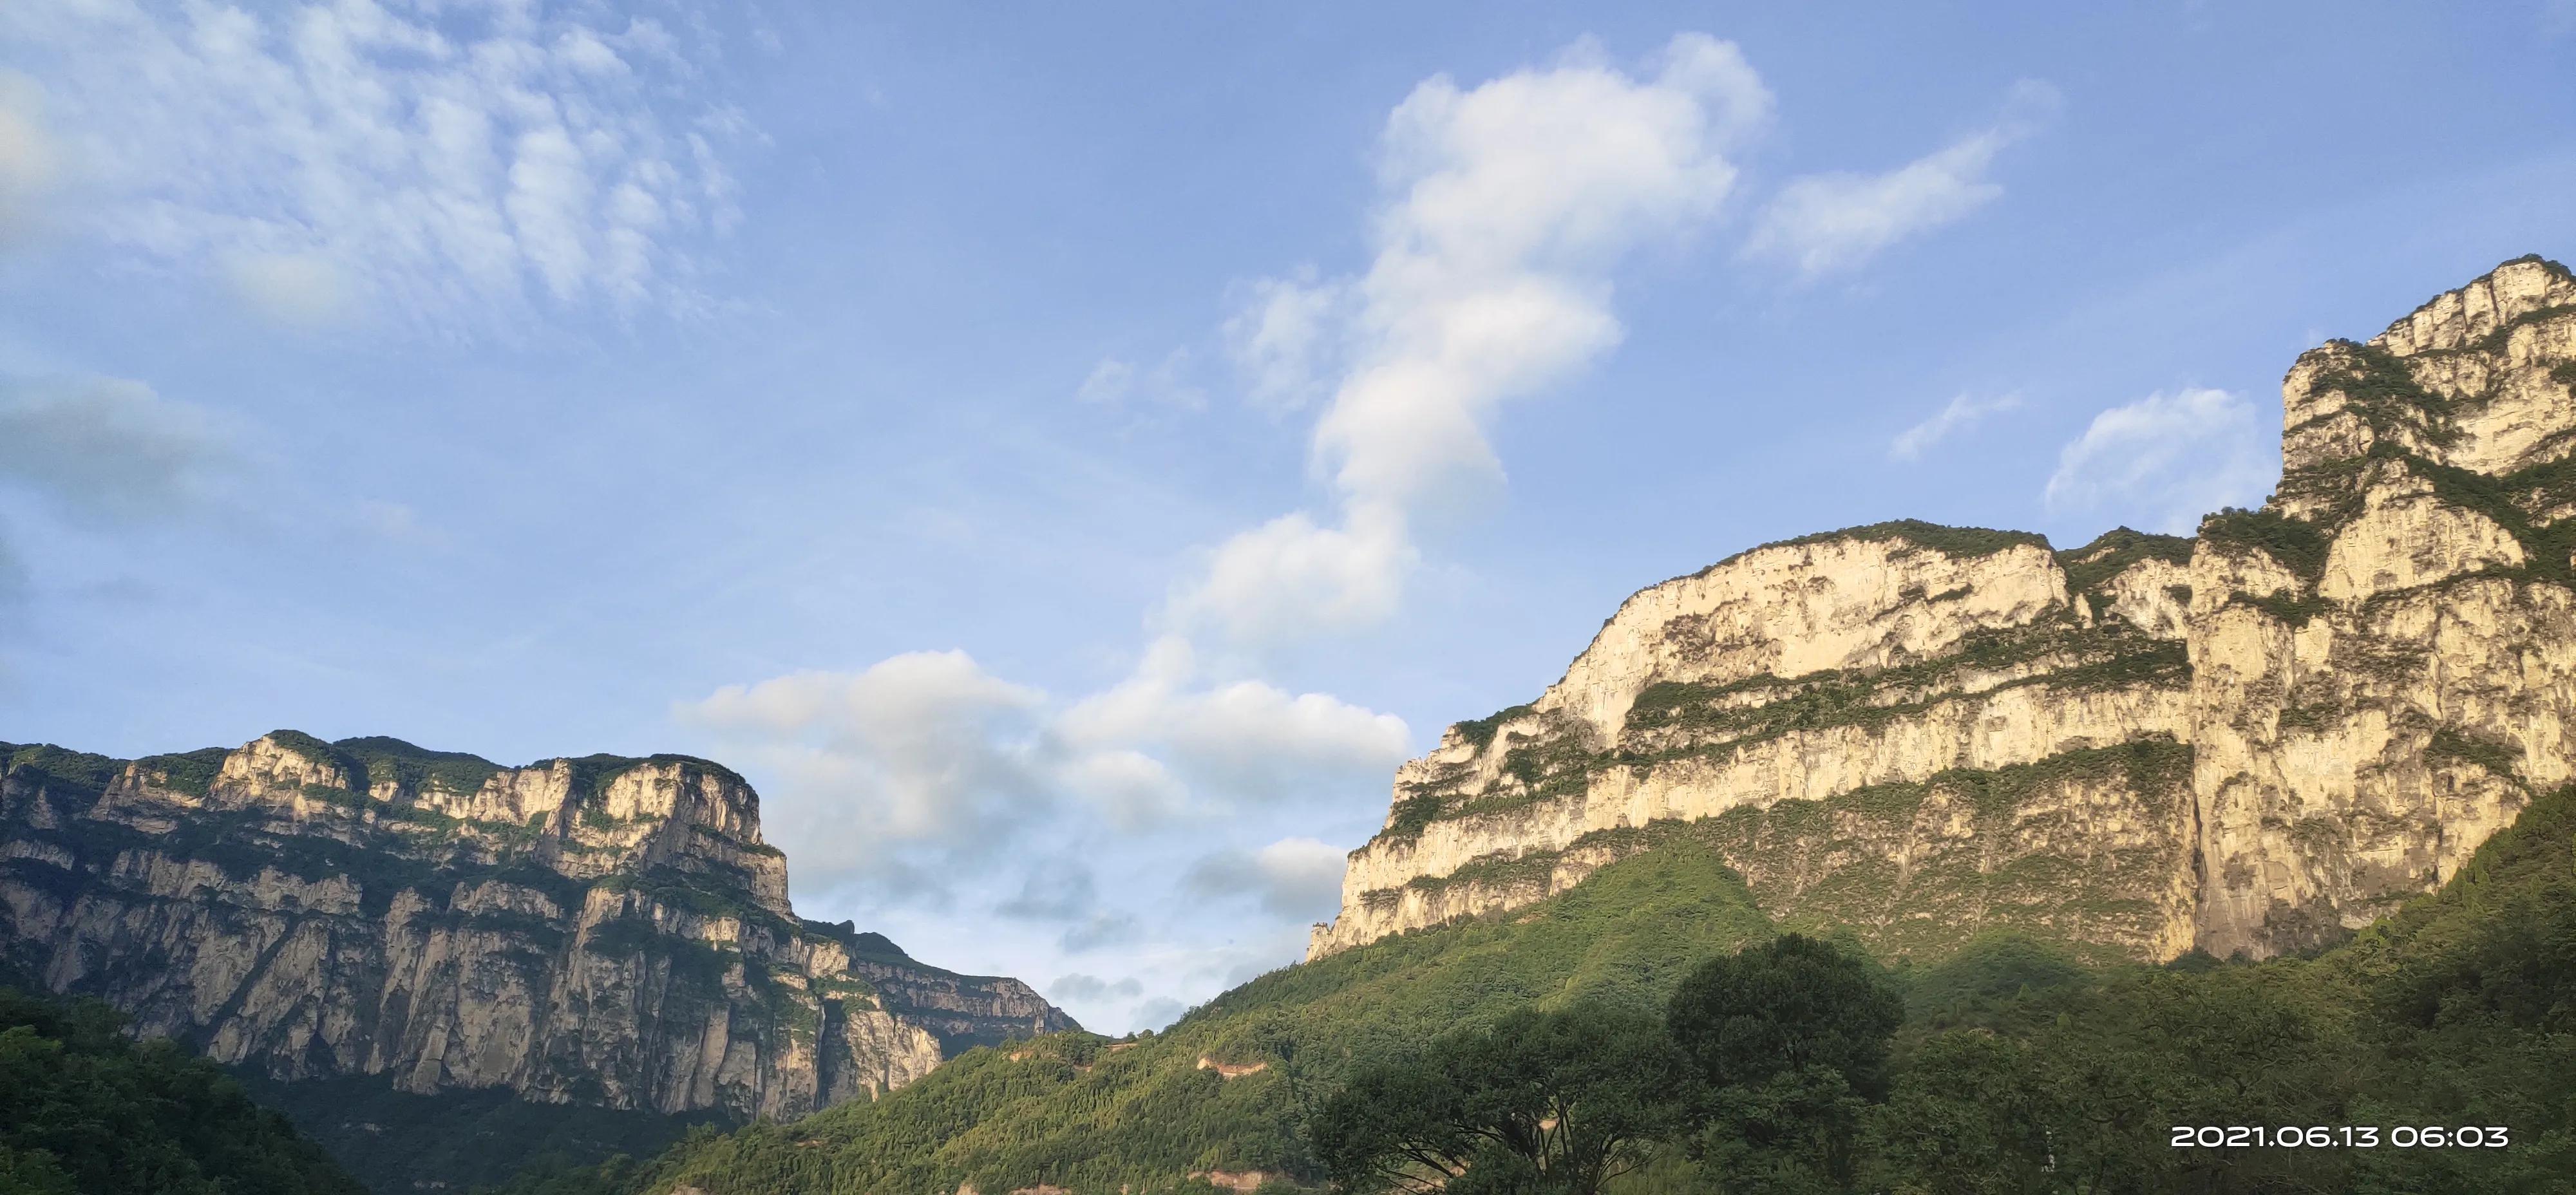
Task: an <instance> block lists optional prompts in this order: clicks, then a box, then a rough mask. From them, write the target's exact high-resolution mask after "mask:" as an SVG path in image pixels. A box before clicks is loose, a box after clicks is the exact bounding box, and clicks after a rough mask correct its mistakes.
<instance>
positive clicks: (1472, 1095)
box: [1308, 1006, 1688, 1195]
mask: <svg viewBox="0 0 2576 1195" xmlns="http://www.w3.org/2000/svg"><path fill="white" fill-rule="evenodd" d="M1687 1083H1688V1072H1687V1069H1686V1067H1685V1066H1684V1063H1683V1059H1682V1057H1681V1055H1680V1054H1679V1052H1678V1051H1676V1050H1675V1049H1674V1047H1673V1044H1672V1041H1671V1039H1670V1038H1669V1037H1667V1036H1666V1034H1665V1032H1664V1028H1663V1025H1662V1024H1661V1023H1660V1022H1658V1021H1657V1020H1656V1019H1655V1018H1654V1017H1653V1016H1652V1015H1649V1014H1644V1013H1638V1012H1633V1011H1628V1010H1624V1009H1615V1008H1609V1007H1602V1006H1590V1007H1576V1008H1570V1009H1566V1010H1563V1011H1559V1012H1536V1011H1528V1010H1524V1011H1521V1012H1515V1013H1511V1014H1509V1015H1506V1016H1504V1017H1503V1018H1502V1019H1501V1020H1499V1021H1496V1022H1495V1023H1494V1024H1493V1026H1492V1027H1491V1028H1487V1029H1466V1030H1460V1031H1454V1032H1452V1033H1449V1034H1447V1035H1445V1036H1443V1037H1441V1038H1439V1039H1438V1040H1436V1041H1434V1042H1433V1043H1432V1044H1431V1045H1430V1046H1429V1047H1428V1048H1426V1049H1424V1050H1422V1051H1420V1052H1418V1053H1413V1054H1409V1055H1406V1056H1400V1057H1397V1058H1393V1059H1389V1060H1386V1061H1382V1062H1379V1063H1376V1064H1373V1065H1368V1066H1364V1067H1362V1068H1361V1069H1359V1070H1358V1071H1357V1072H1355V1073H1354V1074H1353V1075H1352V1077H1351V1079H1350V1081H1349V1082H1348V1083H1347V1084H1345V1085H1344V1086H1343V1088H1342V1089H1341V1090H1340V1091H1339V1092H1337V1093H1336V1094H1334V1095H1333V1096H1332V1097H1331V1098H1329V1099H1327V1100H1325V1101H1324V1102H1323V1104H1322V1105H1321V1106H1320V1107H1319V1108H1318V1109H1317V1110H1316V1112H1315V1114H1314V1116H1313V1117H1312V1119H1311V1120H1310V1121H1309V1123H1308V1132H1309V1134H1310V1135H1311V1137H1312V1139H1313V1142H1314V1148H1315V1153H1316V1156H1317V1158H1318V1159H1319V1160H1320V1161H1322V1162H1323V1164H1324V1167H1325V1169H1326V1170H1327V1171H1328V1172H1329V1173H1331V1175H1332V1176H1333V1179H1334V1181H1335V1182H1337V1183H1339V1184H1340V1185H1341V1187H1342V1188H1343V1189H1344V1190H1346V1191H1351V1192H1355V1193H1372V1192H1386V1191H1394V1192H1408V1193H1413V1195H1423V1193H1428V1192H1432V1191H1443V1192H1446V1195H1502V1193H1510V1195H1534V1193H1543V1195H1594V1193H1595V1192H1598V1191H1599V1190H1600V1189H1601V1185H1602V1184H1603V1183H1605V1182H1607V1181H1609V1180H1610V1179H1612V1178H1615V1177H1617V1176H1619V1175H1621V1174H1625V1173H1627V1172H1628V1171H1630V1170H1632V1169H1634V1168H1636V1167H1637V1166H1638V1165H1639V1164H1640V1163H1642V1162H1643V1161H1644V1160H1645V1158H1646V1156H1647V1153H1648V1150H1649V1149H1650V1148H1651V1147H1652V1143H1653V1142H1654V1141H1656V1140H1657V1139H1659V1138H1663V1137H1667V1136H1669V1135H1670V1134H1671V1133H1672V1132H1673V1131H1674V1129H1675V1128H1676V1127H1677V1126H1678V1125H1679V1123H1680V1117H1681V1113H1682V1110H1683V1101H1682V1100H1681V1099H1680V1098H1679V1093H1680V1092H1681V1091H1682V1090H1683V1089H1684V1088H1685V1087H1686V1086H1687Z"/></svg>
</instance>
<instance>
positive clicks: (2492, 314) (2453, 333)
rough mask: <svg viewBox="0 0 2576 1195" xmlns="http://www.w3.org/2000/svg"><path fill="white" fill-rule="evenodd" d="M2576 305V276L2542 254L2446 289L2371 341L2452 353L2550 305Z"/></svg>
mask: <svg viewBox="0 0 2576 1195" xmlns="http://www.w3.org/2000/svg"><path fill="white" fill-rule="evenodd" d="M2564 307H2576V275H2571V274H2570V273H2569V272H2568V270H2567V267H2565V266H2563V265H2560V264H2558V263H2557V262H2554V261H2551V260H2549V259H2548V258H2545V257H2542V256H2540V255H2538V254H2533V255H2531V256H2528V257H2517V258H2515V259H2513V260H2512V261H2509V262H2506V263H2504V264H2503V265H2500V266H2497V267H2496V268H2495V269H2493V270H2490V271H2488V272H2487V273H2486V274H2485V275H2483V276H2481V277H2479V278H2477V279H2476V280H2475V281H2472V282H2470V283H2469V284H2468V285H2466V286H2463V287H2460V288H2459V289H2458V290H2447V291H2443V292H2442V293H2441V294H2439V295H2435V296H2434V297H2433V298H2432V299H2431V300H2429V301H2427V302H2426V303H2425V304H2424V305H2423V306H2421V307H2418V308H2416V309H2415V310H2414V311H2413V312H2412V313H2411V314H2409V315H2407V316H2406V318H2404V319H2401V320H2398V321H2397V322H2395V323H2393V324H2390V325H2388V330H2387V331H2385V332H2382V333H2380V334H2379V335H2377V336H2374V337H2372V338H2371V340H2370V343H2372V344H2374V345H2377V346H2379V347H2381V348H2384V349H2386V350H2388V351H2389V352H2391V353H2394V354H2396V355H2397V356H2400V357H2412V356H2415V355H2416V354H2418V353H2428V352H2445V351H2454V350H2458V349H2463V348H2467V347H2469V346H2470V345H2471V344H2472V343H2474V342H2477V341H2481V340H2486V339H2487V338H2489V337H2492V336H2494V335H2495V334H2496V333H2497V332H2498V331H2499V330H2503V329H2507V328H2511V327H2513V326H2515V325H2516V324H2517V323H2519V322H2521V321H2523V320H2524V319H2525V318H2526V317H2529V316H2533V315H2536V314H2539V313H2542V312H2545V311H2547V310H2548V309H2550V308H2564Z"/></svg>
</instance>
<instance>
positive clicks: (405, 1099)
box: [0, 1071, 732, 1195]
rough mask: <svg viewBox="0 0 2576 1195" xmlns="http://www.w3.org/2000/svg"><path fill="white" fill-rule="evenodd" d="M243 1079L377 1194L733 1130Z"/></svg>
mask: <svg viewBox="0 0 2576 1195" xmlns="http://www.w3.org/2000/svg"><path fill="white" fill-rule="evenodd" d="M236 1074H237V1078H238V1080H239V1082H240V1083H241V1084H242V1085H243V1086H244V1087H245V1088H246V1089H248V1091H249V1092H250V1094H251V1096H252V1097H253V1098H256V1099H257V1100H258V1101H259V1102H260V1103H261V1104H262V1105H264V1106H266V1107H270V1108H275V1109H277V1110H278V1111H280V1112H283V1113H285V1114H286V1116H287V1117H288V1119H290V1120H292V1121H294V1122H295V1126H296V1127H297V1128H298V1129H301V1130H302V1131H303V1132H304V1134H305V1135H306V1136H308V1137H310V1138H311V1139H313V1140H314V1141H315V1142H317V1143H319V1144H320V1145H321V1146H322V1148H324V1149H325V1150H328V1151H329V1152H330V1154H331V1156H332V1157H334V1158H336V1159H338V1160H339V1162H340V1165H341V1166H343V1167H345V1168H346V1169H347V1170H348V1172H349V1173H350V1174H352V1175H355V1176H356V1177H357V1179H358V1181H360V1182H362V1183H364V1184H366V1186H367V1188H368V1189H369V1190H372V1191H375V1192H378V1193H379V1195H399V1193H402V1192H409V1191H416V1190H424V1189H445V1190H449V1191H461V1190H465V1189H468V1188H471V1187H476V1186H488V1185H492V1184H497V1183H500V1182H504V1181H506V1180H508V1179H510V1178H511V1177H512V1176H513V1175H514V1174H517V1173H518V1172H520V1171H521V1170H525V1169H535V1170H538V1171H541V1172H542V1171H562V1170H568V1169H571V1168H573V1167H574V1166H587V1165H592V1164H595V1163H598V1162H600V1161H601V1160H602V1159H606V1158H610V1157H615V1156H617V1155H620V1154H653V1153H658V1152H660V1151H662V1150H664V1149H667V1148H669V1147H670V1146H671V1145H673V1144H674V1143H676V1142H678V1141H679V1140H680V1139H681V1137H682V1136H683V1135H684V1134H685V1133H687V1132H688V1131H689V1130H690V1129H691V1128H693V1127H698V1126H721V1127H731V1125H732V1122H730V1121H726V1120H724V1119H722V1118H721V1117H720V1115H719V1114H717V1113H713V1112H706V1113H692V1114H689V1115H684V1116H671V1115H665V1114H663V1113H660V1112H650V1111H628V1110H620V1109H615V1108H598V1107H591V1106H588V1105H583V1104H541V1103H535V1102H532V1101H529V1100H524V1099H520V1098H518V1097H517V1096H516V1095H513V1094H512V1093H510V1092H508V1091H506V1090H471V1089H456V1090H449V1091H442V1092H439V1093H438V1094H436V1095H415V1094H413V1093H411V1092H407V1091H397V1090H395V1089H394V1086H393V1083H392V1081H391V1080H390V1079H387V1078H385V1077H383V1076H376V1075H353V1076H349V1077H346V1078H338V1079H300V1080H297V1081H295V1082H292V1083H281V1082H278V1081H276V1080H274V1079H269V1078H266V1077H265V1076H262V1075H259V1074H257V1073H254V1072H250V1071H241V1072H236ZM427 1184H443V1188H441V1187H432V1186H428V1185H427ZM5 1189H6V1188H5V1187H0V1190H5ZM240 1195H252V1192H250V1191H247V1190H245V1191H243V1192H241V1193H240Z"/></svg>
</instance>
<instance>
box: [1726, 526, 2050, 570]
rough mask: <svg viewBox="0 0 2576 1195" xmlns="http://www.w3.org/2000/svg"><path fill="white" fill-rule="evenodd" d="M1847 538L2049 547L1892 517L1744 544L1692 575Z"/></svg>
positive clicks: (1944, 550)
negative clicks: (1760, 554)
mask: <svg viewBox="0 0 2576 1195" xmlns="http://www.w3.org/2000/svg"><path fill="white" fill-rule="evenodd" d="M1846 539H1856V540H1861V541H1863V542H1872V543H1876V542H1884V541H1888V540H1902V541H1904V542H1905V543H1909V544H1912V545H1914V546H1915V547H1918V548H1923V549H1926V550H1928V551H1933V552H1939V553H1941V554H1942V555H1944V556H1950V557H1955V558H1957V559H1961V560H1974V559H1976V558H1978V557H1980V556H1992V555H1994V554H1995V553H1997V552H2002V551H2007V550H2009V549H2012V548H2018V547H2033V548H2038V549H2040V550H2041V551H2047V550H2048V537H2047V536H2045V535H2041V534H2039V533H2038V532H2035V531H1997V530H1995V529H1993V528H1990V527H1948V526H1944V525H1942V524H1939V523H1926V522H1924V521H1923V520H1921V519H1895V520H1892V521H1889V522H1885V523H1870V524H1867V525H1865V526H1860V527H1845V528H1843V529H1842V530H1840V531H1818V532H1815V533H1813V534H1809V535H1800V536H1794V537H1792V538H1789V539H1779V540H1773V541H1771V542H1770V543H1767V544H1761V545H1757V546H1755V547H1751V548H1747V549H1745V550H1744V551H1741V552H1738V553H1736V554H1735V555H1733V556H1729V557H1727V558H1726V559H1724V560H1720V561H1718V562H1717V563H1715V564H1712V565H1710V566H1708V567H1707V568H1704V569H1701V570H1699V571H1698V572H1696V573H1692V574H1691V575H1692V576H1694V577H1705V576H1707V575H1708V574H1710V573H1713V572H1715V571H1717V570H1718V569H1721V568H1724V567H1726V566H1727V565H1730V564H1733V563H1735V562H1736V561H1738V560H1741V559H1743V558H1744V557H1746V556H1750V555H1752V554H1753V553H1755V552H1760V551H1763V550H1765V549H1768V548H1795V547H1801V546H1804V545H1807V544H1821V543H1831V542H1833V541H1835V540H1846Z"/></svg>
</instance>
